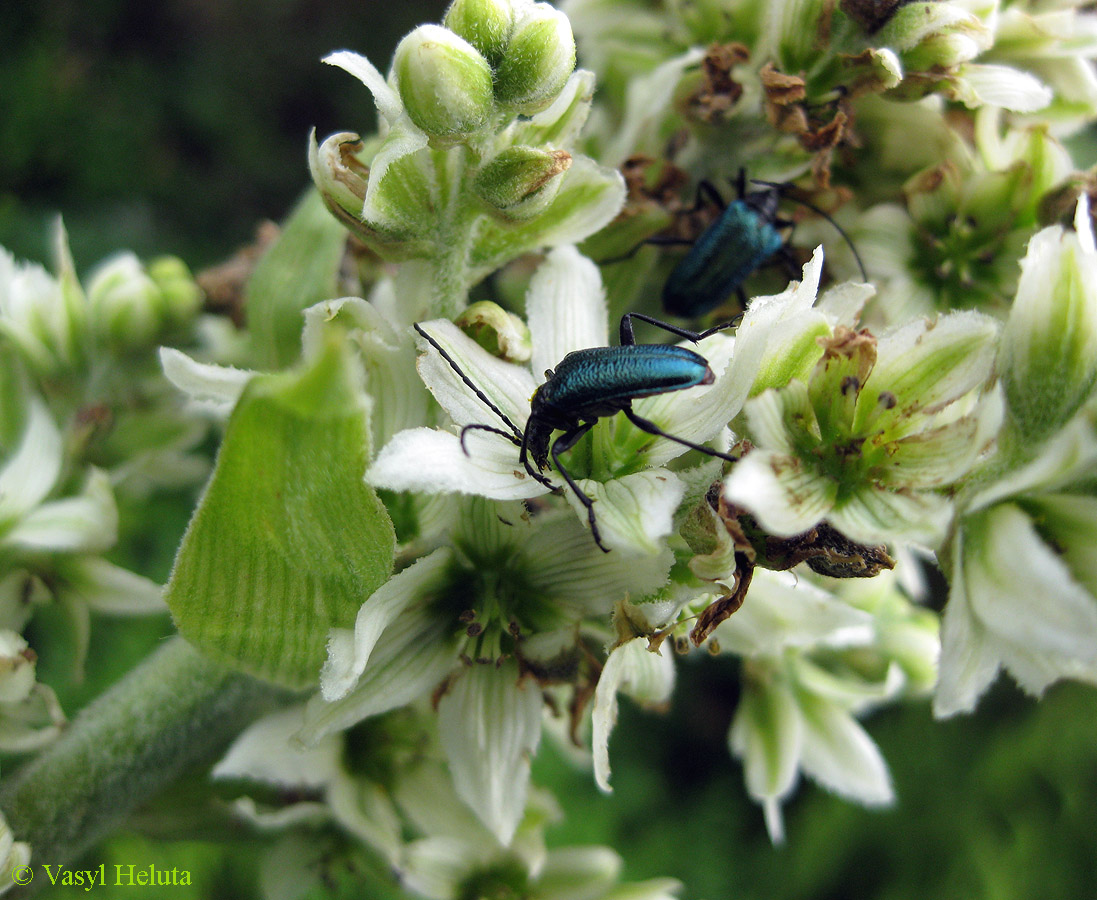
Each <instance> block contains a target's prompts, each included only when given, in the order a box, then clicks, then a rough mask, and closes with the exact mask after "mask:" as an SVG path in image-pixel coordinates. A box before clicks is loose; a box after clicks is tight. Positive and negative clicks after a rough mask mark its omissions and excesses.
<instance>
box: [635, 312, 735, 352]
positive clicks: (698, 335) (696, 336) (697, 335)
mask: <svg viewBox="0 0 1097 900" xmlns="http://www.w3.org/2000/svg"><path fill="white" fill-rule="evenodd" d="M737 318H738V316H737V317H736V319H737ZM633 319H639V320H640V321H641V322H647V323H648V324H649V325H654V326H656V327H657V328H662V329H663V330H664V331H669V332H670V333H671V334H676V335H678V337H682V338H685V339H686V340H687V341H693V342H694V343H697V341H699V340H701V339H702V338H707V337H708V336H709V335H710V334H715V333H716V332H717V331H723V330H724V329H725V328H731V326H732V325H734V324H735V322H736V319H732V320H731V321H730V322H723V323H721V324H720V325H717V326H715V327H713V328H709V329H707V330H706V331H690V330H689V329H688V328H679V327H678V326H677V325H671V324H670V323H669V322H663V321H661V320H659V319H655V318H652V317H651V316H645V315H644V314H643V313H625V314H624V315H623V316H621V346H622V347H631V346H633V345H634V344H635V343H636V336H635V335H634V334H633V332H632V320H633Z"/></svg>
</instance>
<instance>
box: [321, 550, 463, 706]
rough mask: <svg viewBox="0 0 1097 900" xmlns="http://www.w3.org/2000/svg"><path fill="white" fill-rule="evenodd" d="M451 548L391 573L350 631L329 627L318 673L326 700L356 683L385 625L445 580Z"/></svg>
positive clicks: (361, 610) (369, 600) (450, 557)
mask: <svg viewBox="0 0 1097 900" xmlns="http://www.w3.org/2000/svg"><path fill="white" fill-rule="evenodd" d="M452 556H453V554H452V551H451V550H449V549H448V548H441V549H438V550H436V551H434V552H433V553H431V554H430V555H429V556H424V557H423V558H422V559H419V560H417V561H416V562H415V563H413V564H412V565H410V566H408V567H407V568H406V569H404V570H403V571H402V572H398V573H397V574H395V575H393V576H392V578H390V579H389V580H388V581H387V582H386V583H385V584H383V585H382V586H381V587H380V588H378V589H377V590H376V591H374V592H373V595H372V596H371V597H370V598H369V599H368V600H366V602H365V603H363V604H362V608H361V609H360V610H359V611H358V617H357V619H356V620H355V622H354V631H353V632H351V631H350V630H349V629H346V628H333V629H332V630H331V633H330V635H329V637H328V658H327V660H326V661H325V663H324V668H323V670H322V671H321V672H320V689H321V693H322V694H323V697H324V699H325V700H327V701H329V702H330V701H332V700H338V699H339V698H341V697H345V696H346V695H347V693H348V692H349V691H350V690H351V688H353V687H354V685H355V684H357V683H358V679H359V678H360V677H361V675H362V673H363V672H364V671H365V669H366V664H367V663H368V662H369V658H370V654H371V653H372V652H373V648H374V646H375V645H376V644H377V639H378V638H379V637H380V636H381V632H382V631H384V630H385V628H386V627H387V626H388V624H389V623H390V622H391V621H392V620H393V619H395V618H396V617H397V616H399V615H400V614H401V613H403V612H404V610H405V609H406V608H407V607H408V606H410V605H411V604H412V603H414V602H415V601H417V600H418V599H420V598H421V597H424V596H426V595H428V594H430V593H431V592H433V591H436V590H438V589H439V588H440V587H442V586H443V585H444V583H445V580H446V577H447V569H448V567H449V564H450V561H451V560H452Z"/></svg>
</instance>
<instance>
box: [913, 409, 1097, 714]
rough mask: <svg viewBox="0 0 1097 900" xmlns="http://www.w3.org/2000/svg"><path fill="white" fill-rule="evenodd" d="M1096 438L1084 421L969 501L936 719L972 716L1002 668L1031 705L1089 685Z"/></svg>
mask: <svg viewBox="0 0 1097 900" xmlns="http://www.w3.org/2000/svg"><path fill="white" fill-rule="evenodd" d="M1095 435H1097V429H1095V424H1094V415H1093V414H1092V413H1087V412H1083V414H1081V415H1079V416H1078V417H1076V418H1075V419H1074V420H1073V421H1072V422H1071V423H1070V424H1069V425H1068V426H1067V427H1066V428H1064V429H1062V430H1061V431H1060V432H1059V434H1058V435H1056V437H1055V438H1053V439H1052V440H1050V441H1049V442H1048V443H1047V444H1045V446H1044V448H1043V452H1042V453H1041V455H1040V456H1038V457H1037V458H1036V459H1034V460H1033V461H1032V462H1031V463H1029V464H1028V465H1026V466H1024V467H1022V468H1020V469H1018V470H1016V471H1014V472H1012V473H1009V474H1008V475H1006V476H1004V477H1003V478H1001V479H999V480H998V481H996V482H992V483H991V484H989V485H988V486H987V487H986V488H985V489H984V490H982V491H981V492H979V493H978V494H976V495H975V496H974V497H973V498H971V500H970V501H969V502H968V505H967V508H966V515H965V516H964V517H963V518H962V519H961V521H960V526H959V528H958V529H957V534H956V537H955V539H954V541H953V542H952V545H951V547H950V553H951V555H952V557H951V558H952V566H951V573H950V583H951V590H950V592H949V600H948V605H947V606H946V607H945V614H944V621H943V625H942V633H941V672H940V679H939V681H938V685H937V692H936V695H935V697H934V707H933V708H934V713H935V714H936V715H937V716H939V717H945V716H950V715H954V714H956V713H959V712H969V711H971V710H972V709H974V708H975V704H976V702H977V701H978V699H979V697H980V696H981V695H982V693H983V692H984V691H985V690H986V689H987V688H988V687H989V686H990V684H991V683H992V682H993V681H994V679H995V678H996V677H997V675H998V672H999V670H1000V669H1001V668H1002V667H1005V668H1006V669H1008V670H1009V672H1010V673H1011V674H1012V675H1013V676H1014V678H1015V679H1016V680H1017V682H1018V683H1019V684H1020V685H1021V687H1023V688H1024V689H1025V690H1026V691H1028V692H1029V693H1031V694H1035V695H1039V694H1041V693H1042V692H1043V691H1044V689H1045V688H1046V687H1047V686H1048V685H1049V684H1051V683H1052V682H1054V681H1057V680H1058V679H1060V678H1073V679H1077V680H1080V681H1085V682H1088V683H1091V684H1092V683H1097V571H1095V569H1094V562H1093V560H1094V553H1093V547H1094V544H1095V542H1097V498H1095V497H1094V492H1093V484H1094V483H1095V481H1094V480H1095V478H1097V437H1095Z"/></svg>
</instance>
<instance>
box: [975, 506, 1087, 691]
mask: <svg viewBox="0 0 1097 900" xmlns="http://www.w3.org/2000/svg"><path fill="white" fill-rule="evenodd" d="M981 525H982V527H981V528H979V529H978V531H976V530H974V529H971V530H969V533H968V535H967V543H966V546H965V557H964V559H965V563H964V579H965V583H966V587H967V590H968V592H969V593H968V602H969V603H970V606H971V610H972V612H973V613H974V615H976V616H977V617H978V618H979V619H980V620H981V621H982V622H983V624H984V626H985V627H986V628H987V629H988V630H989V631H990V632H991V633H992V634H994V635H995V636H996V637H997V638H998V639H999V640H1000V641H1001V642H1002V644H1003V646H1002V651H1003V661H1004V662H1005V664H1006V666H1007V667H1009V669H1010V670H1011V671H1012V672H1013V673H1014V674H1015V675H1018V674H1019V672H1018V671H1017V670H1018V668H1019V667H1023V668H1025V669H1028V668H1029V666H1028V664H1027V660H1028V657H1030V656H1035V657H1046V658H1047V659H1048V662H1049V666H1048V668H1049V670H1051V671H1055V672H1057V673H1058V674H1053V675H1052V677H1050V678H1047V679H1046V680H1044V679H1043V677H1042V676H1041V677H1040V679H1039V680H1037V681H1036V682H1031V681H1025V680H1022V687H1024V688H1025V689H1026V690H1029V691H1030V692H1032V693H1040V692H1042V691H1043V689H1044V688H1045V687H1046V686H1047V684H1048V683H1050V681H1052V680H1054V679H1055V678H1057V677H1062V676H1069V675H1070V674H1071V672H1072V671H1073V670H1074V668H1075V666H1077V668H1078V670H1079V674H1082V672H1083V671H1085V672H1088V673H1090V677H1093V675H1094V674H1095V673H1097V599H1095V598H1094V597H1093V596H1091V595H1090V594H1089V592H1088V591H1086V590H1085V589H1084V588H1083V587H1082V586H1081V585H1080V584H1078V582H1077V581H1075V580H1074V578H1073V576H1072V575H1071V573H1070V571H1069V570H1068V569H1067V567H1066V565H1065V564H1064V563H1063V560H1062V558H1061V557H1060V555H1059V554H1058V553H1056V552H1054V551H1053V550H1052V549H1051V548H1050V547H1048V546H1047V544H1045V543H1044V542H1043V540H1041V538H1040V536H1039V535H1038V534H1037V532H1036V529H1035V528H1034V527H1033V524H1032V522H1031V521H1030V520H1029V518H1028V516H1026V515H1025V514H1024V513H1023V512H1022V511H1021V510H1020V509H1019V508H1017V507H1016V506H1014V505H1013V504H1004V505H1002V506H999V507H996V508H995V509H993V510H991V511H990V512H988V513H987V514H986V515H985V518H984V521H983V522H982V523H981ZM1017 651H1023V656H1018V655H1017Z"/></svg>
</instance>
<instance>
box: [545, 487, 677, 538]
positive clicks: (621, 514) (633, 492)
mask: <svg viewBox="0 0 1097 900" xmlns="http://www.w3.org/2000/svg"><path fill="white" fill-rule="evenodd" d="M577 484H578V485H579V487H580V488H581V489H582V491H583V493H585V494H586V495H587V496H588V497H590V498H591V499H592V500H593V501H594V514H595V517H596V518H597V521H598V532H599V534H600V535H601V537H602V543H603V544H605V545H606V546H607V547H609V548H610V549H614V548H616V549H620V550H631V551H633V552H635V553H641V554H648V555H654V554H657V553H660V552H661V551H662V549H663V539H664V538H665V537H666V536H667V535H669V534H670V533H671V532H672V531H673V530H674V512H675V510H677V509H678V504H679V503H681V502H682V497H683V496H684V494H685V485H684V484H682V482H681V481H679V480H678V478H677V476H675V475H674V473H673V472H669V471H667V470H666V469H645V470H644V471H643V472H634V473H633V474H631V475H626V476H624V477H623V478H615V479H613V480H612V481H607V482H605V483H602V482H600V481H591V480H589V479H585V478H580V479H577ZM564 492H565V495H566V496H567V499H568V503H570V504H571V508H572V509H574V510H575V514H576V515H577V516H579V519H580V521H582V522H586V521H587V508H586V507H585V506H584V505H583V504H582V503H581V502H580V501H579V498H578V497H576V496H575V492H574V491H572V490H570V489H568V488H566V487H565V488H564Z"/></svg>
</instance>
